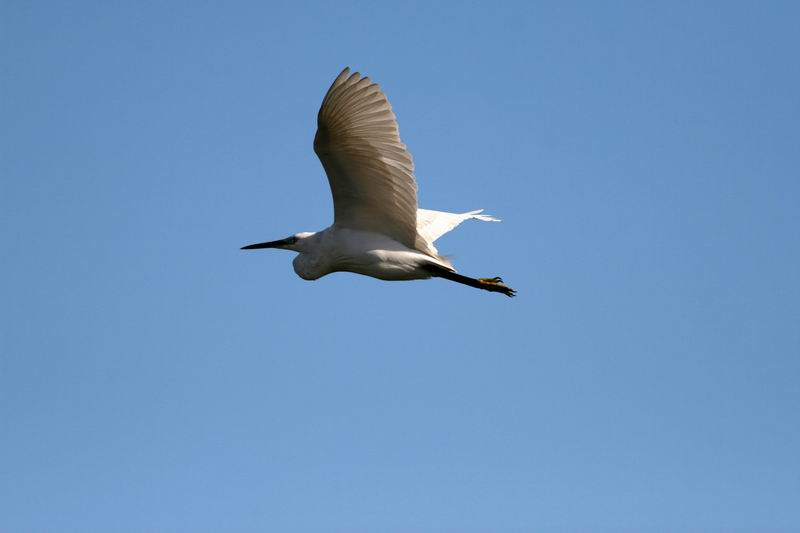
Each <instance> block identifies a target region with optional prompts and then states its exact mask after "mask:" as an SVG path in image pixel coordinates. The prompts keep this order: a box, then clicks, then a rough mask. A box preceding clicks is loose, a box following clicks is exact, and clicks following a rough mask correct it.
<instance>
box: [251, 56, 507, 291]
mask: <svg viewBox="0 0 800 533" xmlns="http://www.w3.org/2000/svg"><path fill="white" fill-rule="evenodd" d="M314 151H315V152H316V154H317V156H319V159H320V161H321V162H322V166H323V168H324V169H325V173H326V174H327V175H328V182H329V183H330V187H331V193H332V194H333V211H334V220H333V225H332V226H331V227H329V228H327V229H325V230H322V231H318V232H302V233H297V234H295V235H292V236H291V237H287V238H285V239H281V240H277V241H270V242H262V243H259V244H251V245H249V246H244V247H242V250H255V249H259V248H279V249H282V250H291V251H294V252H297V253H298V255H297V256H296V257H295V258H294V261H293V262H292V265H293V266H294V271H295V272H296V273H297V275H298V276H300V277H301V278H303V279H306V280H315V279H319V278H321V277H322V276H325V275H327V274H330V273H332V272H354V273H356V274H363V275H365V276H371V277H373V278H378V279H382V280H387V281H399V280H414V279H429V278H433V277H436V278H444V279H448V280H450V281H455V282H457V283H463V284H464V285H469V286H470V287H475V288H477V289H483V290H487V291H491V292H499V293H501V294H505V295H506V296H514V295H515V291H514V289H512V288H510V287H507V286H506V285H504V284H503V280H502V279H501V278H499V277H494V278H470V277H467V276H463V275H461V274H459V273H457V272H456V270H455V268H454V267H453V264H452V263H451V261H450V260H449V259H448V258H447V257H445V256H442V255H439V252H438V250H436V247H435V246H434V245H433V243H434V241H436V239H438V238H439V237H441V236H442V235H444V234H445V233H447V232H449V231H450V230H452V229H453V228H455V227H456V226H458V225H459V224H461V223H462V222H464V221H465V220H470V219H475V220H482V221H486V222H499V220H498V219H496V218H494V217H491V216H489V215H484V214H482V212H483V210H482V209H479V210H477V211H469V212H467V213H460V214H457V213H445V212H442V211H432V210H429V209H418V208H417V181H416V179H415V178H414V163H413V161H412V159H411V154H410V153H409V152H408V150H407V149H406V146H405V145H404V144H403V143H402V142H401V141H400V134H399V130H398V127H397V118H396V117H395V114H394V112H393V111H392V106H391V105H390V104H389V101H388V100H387V98H386V96H385V95H384V94H383V92H382V91H381V89H380V87H379V86H378V85H377V84H375V83H373V82H372V81H371V80H370V79H369V78H367V77H363V76H361V75H360V74H359V73H358V72H353V73H352V74H351V73H350V69H349V68H345V69H344V70H343V71H342V72H341V74H339V76H337V78H336V80H334V82H333V85H331V87H330V89H328V92H327V94H326V95H325V98H324V99H323V100H322V106H321V107H320V110H319V114H318V116H317V134H316V136H315V137H314Z"/></svg>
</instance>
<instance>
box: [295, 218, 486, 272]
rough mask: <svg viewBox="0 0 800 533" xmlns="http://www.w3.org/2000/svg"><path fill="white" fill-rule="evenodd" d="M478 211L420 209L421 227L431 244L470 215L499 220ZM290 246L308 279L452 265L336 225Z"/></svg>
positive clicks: (300, 237)
mask: <svg viewBox="0 0 800 533" xmlns="http://www.w3.org/2000/svg"><path fill="white" fill-rule="evenodd" d="M480 212H481V211H480V210H479V211H471V212H469V213H461V214H458V213H445V212H443V211H431V210H428V209H420V210H419V213H418V214H417V220H418V221H419V227H418V228H417V231H418V232H419V233H420V235H424V238H425V239H426V244H427V245H428V247H429V248H432V249H433V250H435V248H434V247H433V241H435V240H436V239H438V238H439V237H440V236H442V235H443V234H445V233H447V232H448V231H450V230H451V229H453V228H454V227H456V226H457V225H458V224H460V223H461V222H463V221H464V220H468V219H471V218H474V219H477V220H483V221H492V222H494V221H497V219H496V218H493V217H490V216H489V215H482V214H480ZM296 237H298V240H297V242H296V243H294V244H292V245H287V246H286V248H288V249H290V250H294V251H296V252H299V253H298V255H297V257H295V258H294V261H292V266H293V267H294V271H295V272H296V273H297V275H298V276H300V277H301V278H303V279H305V280H314V279H319V278H321V277H322V276H325V275H326V274H330V273H332V272H353V273H355V274H362V275H364V276H370V277H373V278H378V279H382V280H385V281H408V280H413V279H429V278H430V277H431V273H430V270H428V269H427V268H426V267H427V266H428V265H429V264H430V263H434V264H438V265H440V266H442V267H443V268H447V269H452V268H453V267H452V265H451V264H450V261H448V260H447V259H445V258H444V257H441V256H439V255H434V256H431V255H428V254H425V253H422V252H420V251H419V250H416V249H412V248H409V247H407V246H405V245H404V244H402V243H399V242H397V241H396V240H394V239H392V238H391V237H387V236H386V235H383V234H381V233H376V232H372V231H363V230H358V229H350V228H342V227H338V226H337V225H336V224H334V225H333V226H331V227H329V228H328V229H325V230H323V231H319V232H317V233H300V234H298V235H297V236H296Z"/></svg>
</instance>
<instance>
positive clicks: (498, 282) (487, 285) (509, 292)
mask: <svg viewBox="0 0 800 533" xmlns="http://www.w3.org/2000/svg"><path fill="white" fill-rule="evenodd" d="M478 281H479V282H480V284H481V288H482V289H484V290H487V291H492V292H502V293H503V294H505V295H506V296H508V297H513V296H516V294H517V291H515V290H514V289H512V288H511V287H507V286H506V285H503V278H500V277H494V278H478Z"/></svg>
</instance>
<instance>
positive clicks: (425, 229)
mask: <svg viewBox="0 0 800 533" xmlns="http://www.w3.org/2000/svg"><path fill="white" fill-rule="evenodd" d="M482 212H483V209H478V210H477V211H470V212H469V213H445V212H444V211H432V210H430V209H418V210H417V232H418V233H419V236H420V237H422V238H423V239H425V241H426V242H427V243H428V245H429V246H433V243H434V241H435V240H436V239H438V238H439V237H441V236H442V235H444V234H445V233H447V232H448V231H450V230H452V229H453V228H455V227H456V226H458V225H459V224H461V223H462V222H464V221H465V220H469V219H471V218H474V219H477V220H483V221H484V222H500V220H499V219H497V218H495V217H493V216H491V215H482V214H481V213H482Z"/></svg>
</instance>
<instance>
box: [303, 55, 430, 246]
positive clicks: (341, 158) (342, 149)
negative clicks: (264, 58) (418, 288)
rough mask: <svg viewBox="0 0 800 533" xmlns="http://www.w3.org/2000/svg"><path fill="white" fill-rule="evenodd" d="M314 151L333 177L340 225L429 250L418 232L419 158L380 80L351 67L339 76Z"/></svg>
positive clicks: (322, 115)
mask: <svg viewBox="0 0 800 533" xmlns="http://www.w3.org/2000/svg"><path fill="white" fill-rule="evenodd" d="M314 151H315V152H316V153H317V155H318V156H319V159H320V161H321V162H322V166H323V167H324V168H325V173H326V174H327V175H328V181H329V182H330V186H331V192H332V194H333V210H334V224H335V225H336V226H339V227H346V228H352V229H360V230H365V231H374V232H376V233H381V234H384V235H387V236H389V237H391V238H393V239H395V240H396V241H398V242H400V243H402V244H404V245H405V246H407V247H409V248H412V249H413V248H417V249H419V250H420V251H423V252H429V249H428V246H427V243H426V242H424V240H423V239H421V238H419V236H418V235H417V183H416V180H415V178H414V162H413V161H412V159H411V154H409V153H408V150H406V146H405V145H404V144H403V143H402V142H401V141H400V134H399V131H398V128H397V119H396V117H395V115H394V112H393V111H392V106H391V105H390V104H389V101H388V100H387V99H386V96H385V95H384V94H383V92H382V91H381V89H380V87H379V86H378V85H377V84H375V83H372V81H371V80H370V79H369V78H367V77H362V76H361V75H360V74H359V73H358V72H354V73H352V74H350V69H349V68H345V69H344V70H343V71H342V73H341V74H339V76H338V77H337V78H336V80H335V81H334V82H333V85H331V88H330V89H328V93H327V94H326V95H325V99H324V100H323V101H322V106H321V107H320V110H319V115H318V117H317V134H316V136H315V137H314Z"/></svg>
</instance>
